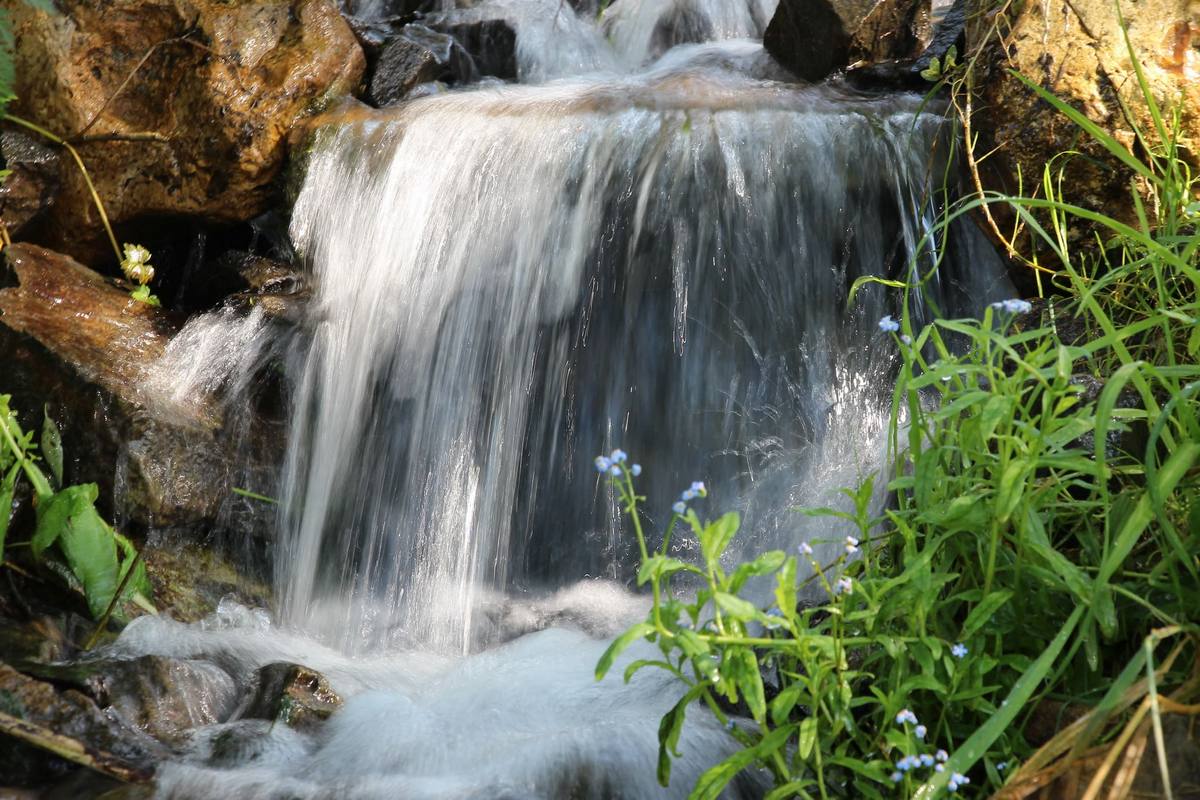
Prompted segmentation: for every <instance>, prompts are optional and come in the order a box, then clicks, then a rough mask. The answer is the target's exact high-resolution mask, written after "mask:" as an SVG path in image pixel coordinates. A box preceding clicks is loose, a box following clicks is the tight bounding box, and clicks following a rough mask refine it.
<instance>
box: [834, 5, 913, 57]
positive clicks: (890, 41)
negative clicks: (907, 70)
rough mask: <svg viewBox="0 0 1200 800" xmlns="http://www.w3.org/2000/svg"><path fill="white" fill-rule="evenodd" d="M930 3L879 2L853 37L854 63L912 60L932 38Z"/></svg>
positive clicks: (852, 54) (851, 50) (852, 55)
mask: <svg viewBox="0 0 1200 800" xmlns="http://www.w3.org/2000/svg"><path fill="white" fill-rule="evenodd" d="M929 12H930V9H929V0H880V1H879V2H878V3H876V4H875V7H874V8H872V9H871V11H870V13H868V14H867V15H866V17H864V18H863V20H862V22H861V23H859V25H858V27H857V28H856V29H855V31H854V35H853V36H852V37H851V42H850V50H849V54H848V58H849V60H850V61H851V62H858V61H866V62H868V63H874V62H879V61H892V60H900V59H907V58H913V57H915V56H917V55H918V54H919V52H920V50H921V49H922V48H923V47H924V46H925V45H927V44H928V42H929V40H930V38H931V37H932V33H933V32H932V25H931V23H930V19H929Z"/></svg>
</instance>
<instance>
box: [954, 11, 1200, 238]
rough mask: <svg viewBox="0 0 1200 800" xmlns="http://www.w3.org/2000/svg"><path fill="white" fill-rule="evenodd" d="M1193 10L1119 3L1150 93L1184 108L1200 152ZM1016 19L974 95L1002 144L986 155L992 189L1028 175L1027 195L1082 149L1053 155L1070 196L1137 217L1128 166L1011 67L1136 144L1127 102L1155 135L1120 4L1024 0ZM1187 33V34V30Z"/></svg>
mask: <svg viewBox="0 0 1200 800" xmlns="http://www.w3.org/2000/svg"><path fill="white" fill-rule="evenodd" d="M1195 8H1196V6H1195V4H1194V3H1193V4H1192V9H1193V10H1189V5H1188V2H1187V0H1145V1H1144V2H1140V3H1136V4H1134V3H1123V4H1122V6H1121V10H1122V13H1123V14H1124V15H1125V21H1126V23H1127V26H1128V33H1129V40H1130V43H1131V44H1132V48H1133V52H1134V54H1135V55H1136V56H1137V58H1138V60H1139V61H1140V62H1141V65H1142V69H1143V71H1144V73H1145V76H1146V78H1147V80H1148V82H1149V86H1150V88H1151V91H1152V94H1153V95H1154V97H1155V99H1156V101H1157V102H1158V103H1159V105H1160V106H1161V107H1162V108H1163V109H1167V108H1170V107H1173V106H1176V105H1178V106H1179V107H1180V109H1181V112H1182V113H1181V130H1180V134H1181V138H1180V144H1181V145H1182V147H1183V148H1185V149H1186V150H1187V151H1188V152H1190V153H1192V154H1193V156H1194V154H1195V153H1197V152H1200V150H1198V149H1197V148H1198V147H1200V52H1198V51H1197V50H1196V48H1195V46H1194V44H1195V42H1193V40H1192V38H1191V37H1192V35H1193V33H1192V32H1193V31H1196V30H1200V16H1197V11H1196V10H1194V9H1195ZM1008 23H1009V24H1008V26H1006V29H1007V30H1008V34H1007V36H1005V37H1004V38H1003V40H1002V41H994V42H991V43H989V44H988V45H987V51H986V52H985V54H984V55H985V58H984V59H983V60H982V63H985V64H990V67H991V68H990V70H989V73H988V74H987V75H986V77H985V78H984V79H983V80H982V81H980V82H979V84H978V85H980V86H981V90H980V93H981V97H980V98H979V99H978V100H977V102H976V108H977V109H978V111H977V113H976V116H975V121H974V124H975V127H976V129H977V130H978V131H979V132H981V133H982V134H984V136H985V137H987V139H990V140H991V141H988V140H987V139H985V140H984V141H983V142H981V144H980V146H979V148H978V149H979V150H981V151H986V150H989V149H990V148H991V147H992V146H993V145H994V146H996V147H997V148H998V149H997V150H996V152H995V154H994V155H993V156H991V157H990V158H989V159H988V163H987V166H988V167H989V171H988V172H986V173H985V174H984V176H983V177H984V179H985V181H986V183H987V185H986V186H985V188H988V189H995V190H998V191H1002V192H1007V193H1016V192H1017V191H1018V174H1020V175H1021V176H1022V177H1023V179H1024V191H1025V192H1026V193H1028V192H1030V191H1032V189H1033V188H1034V187H1035V186H1040V183H1041V179H1042V171H1043V168H1044V166H1045V165H1046V164H1047V162H1049V161H1050V160H1051V159H1053V158H1054V157H1055V156H1058V155H1059V154H1061V153H1064V152H1066V151H1069V150H1078V151H1081V153H1082V155H1081V156H1072V157H1070V158H1066V159H1058V160H1057V161H1055V168H1056V169H1057V168H1058V167H1064V168H1065V174H1064V178H1063V186H1064V187H1066V189H1067V191H1068V192H1069V198H1068V199H1069V200H1070V201H1071V202H1074V203H1076V204H1079V205H1083V206H1085V207H1087V208H1091V209H1094V210H1102V211H1104V212H1106V213H1108V214H1110V215H1113V216H1115V217H1117V218H1119V219H1125V220H1129V219H1131V218H1132V216H1133V204H1132V198H1131V195H1130V190H1129V187H1130V180H1131V174H1130V172H1129V171H1128V170H1127V169H1126V168H1124V167H1123V166H1121V165H1120V164H1119V162H1118V161H1117V160H1116V159H1115V158H1113V157H1112V156H1111V155H1110V154H1108V153H1107V152H1106V151H1104V150H1103V149H1102V148H1101V147H1100V146H1099V145H1097V144H1095V143H1094V142H1093V141H1092V140H1091V139H1090V137H1089V136H1088V135H1087V134H1086V133H1083V132H1082V131H1081V130H1080V129H1079V128H1078V126H1076V125H1075V124H1074V123H1073V122H1071V121H1070V120H1069V119H1068V118H1067V117H1065V116H1064V115H1062V114H1061V113H1059V112H1058V111H1056V110H1055V109H1054V108H1053V107H1052V106H1050V105H1049V104H1048V103H1046V102H1044V101H1042V100H1040V99H1039V98H1038V97H1037V96H1036V95H1035V93H1034V92H1033V91H1032V90H1031V89H1029V88H1028V87H1027V86H1025V85H1024V84H1023V83H1022V82H1021V81H1020V80H1018V79H1017V78H1016V77H1014V76H1013V75H1012V74H1011V73H1010V72H1009V70H1016V71H1018V72H1020V73H1021V74H1023V75H1025V76H1026V77H1027V78H1029V79H1030V80H1031V81H1033V82H1034V83H1036V84H1038V85H1040V86H1042V87H1043V88H1045V89H1047V90H1048V91H1050V92H1052V93H1053V94H1055V95H1056V96H1057V97H1059V98H1061V99H1062V100H1064V101H1065V102H1067V103H1069V104H1070V105H1071V106H1073V107H1074V108H1076V109H1077V110H1079V111H1080V112H1082V113H1083V114H1084V115H1085V116H1087V118H1088V119H1089V120H1091V121H1092V122H1094V123H1096V124H1097V125H1098V126H1100V128H1102V129H1103V130H1105V131H1107V132H1109V133H1110V134H1111V135H1113V136H1114V137H1115V138H1116V139H1117V140H1118V141H1120V142H1123V143H1125V144H1126V146H1127V147H1129V148H1130V149H1131V151H1134V152H1137V151H1136V145H1135V144H1134V142H1135V137H1134V133H1133V130H1132V128H1131V127H1130V125H1129V123H1128V121H1127V120H1126V118H1125V115H1124V112H1123V111H1122V103H1123V104H1124V105H1125V107H1127V108H1128V109H1129V111H1130V113H1131V114H1132V116H1133V118H1134V121H1135V122H1136V124H1137V126H1138V128H1139V129H1140V130H1141V132H1142V133H1143V135H1145V136H1147V137H1148V138H1149V140H1150V141H1151V142H1156V141H1157V140H1158V136H1157V134H1156V133H1155V132H1154V130H1155V129H1154V124H1153V122H1152V120H1151V116H1150V112H1149V109H1148V107H1147V104H1146V102H1145V101H1144V99H1143V98H1142V95H1141V90H1140V88H1139V84H1138V79H1137V76H1136V74H1135V72H1134V69H1133V63H1132V61H1131V59H1130V53H1129V50H1128V48H1127V45H1126V42H1125V39H1124V37H1123V35H1122V32H1121V27H1120V23H1119V20H1118V17H1117V14H1116V10H1115V7H1114V5H1113V3H1112V2H1110V0H1070V2H1068V0H1052V2H1048V3H1024V4H1022V5H1021V6H1020V7H1019V10H1017V11H1015V12H1013V14H1012V18H1011V19H1010V20H1009V21H1008ZM979 24H981V25H983V24H987V21H986V20H984V21H981V22H980V23H979ZM1181 31H1185V32H1186V36H1184V37H1182V38H1181V36H1180V32H1181ZM1181 42H1182V45H1183V46H1181ZM1074 232H1075V233H1076V234H1077V235H1080V236H1086V235H1087V233H1086V230H1085V229H1084V227H1083V226H1076V227H1075V231H1074Z"/></svg>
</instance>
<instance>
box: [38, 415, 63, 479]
mask: <svg viewBox="0 0 1200 800" xmlns="http://www.w3.org/2000/svg"><path fill="white" fill-rule="evenodd" d="M42 415H43V419H42V443H41V450H42V458H43V459H45V461H46V466H48V467H50V474H51V475H53V476H54V485H55V486H62V484H63V450H62V434H60V433H59V432H58V426H57V425H55V424H54V420H52V419H50V406H48V405H47V406H45V407H44V408H43V409H42Z"/></svg>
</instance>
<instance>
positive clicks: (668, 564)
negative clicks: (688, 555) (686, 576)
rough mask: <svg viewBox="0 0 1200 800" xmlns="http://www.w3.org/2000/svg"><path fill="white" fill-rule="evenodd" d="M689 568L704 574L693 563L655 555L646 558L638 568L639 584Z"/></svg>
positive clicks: (690, 570) (691, 570) (688, 569)
mask: <svg viewBox="0 0 1200 800" xmlns="http://www.w3.org/2000/svg"><path fill="white" fill-rule="evenodd" d="M682 570H687V571H689V572H695V573H698V574H700V575H703V574H704V573H703V572H700V570H698V569H696V568H695V567H693V566H692V565H691V564H685V563H684V562H682V561H680V560H679V559H677V558H670V557H669V556H663V555H653V556H650V557H649V558H647V559H646V561H645V563H643V564H642V568H641V569H640V570H638V577H637V582H638V586H641V585H642V584H644V583H646V582H647V581H650V580H651V579H654V578H664V577H666V576H668V575H672V574H674V573H676V572H680V571H682Z"/></svg>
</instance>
